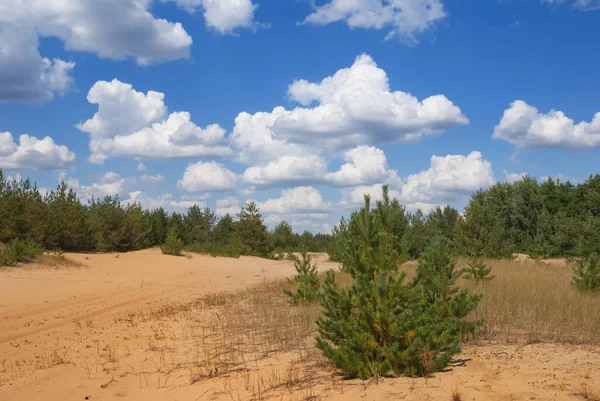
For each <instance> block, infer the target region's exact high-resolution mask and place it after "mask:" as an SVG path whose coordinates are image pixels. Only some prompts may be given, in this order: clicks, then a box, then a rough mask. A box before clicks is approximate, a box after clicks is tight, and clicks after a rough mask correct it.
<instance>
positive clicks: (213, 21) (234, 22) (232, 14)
mask: <svg viewBox="0 0 600 401" xmlns="http://www.w3.org/2000/svg"><path fill="white" fill-rule="evenodd" d="M163 1H174V2H175V3H177V5H179V6H180V7H183V8H184V9H186V10H187V11H188V12H190V13H193V12H195V11H196V10H197V9H199V8H201V9H202V10H203V12H204V19H205V20H206V25H208V26H209V27H210V28H213V29H215V30H217V31H219V32H220V33H223V34H225V33H233V31H234V30H235V29H236V28H250V27H252V26H254V25H255V24H254V22H253V19H254V11H255V10H256V9H257V8H258V5H256V4H253V3H252V1H251V0H163Z"/></svg>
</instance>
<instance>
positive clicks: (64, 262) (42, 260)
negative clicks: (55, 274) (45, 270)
mask: <svg viewBox="0 0 600 401" xmlns="http://www.w3.org/2000/svg"><path fill="white" fill-rule="evenodd" d="M35 263H36V264H37V265H41V266H44V267H83V266H85V265H84V264H83V263H80V262H78V261H76V260H73V259H70V258H68V257H66V256H64V255H60V254H55V253H48V252H47V253H44V254H43V255H40V256H38V257H37V258H36V259H35Z"/></svg>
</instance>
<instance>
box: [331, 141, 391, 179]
mask: <svg viewBox="0 0 600 401" xmlns="http://www.w3.org/2000/svg"><path fill="white" fill-rule="evenodd" d="M344 160H345V161H346V162H347V163H345V164H343V165H342V166H341V167H340V170H339V171H336V172H332V173H328V174H327V175H326V177H325V179H326V181H327V182H330V183H332V184H334V185H337V186H342V187H352V186H357V185H366V184H372V183H377V182H387V183H389V184H393V185H396V186H397V185H400V184H401V179H400V177H398V175H397V173H396V172H395V171H393V170H390V169H389V167H388V164H387V159H386V157H385V153H384V152H383V150H381V149H378V148H375V147H373V146H359V147H356V148H354V149H351V150H349V151H347V152H346V153H345V154H344Z"/></svg>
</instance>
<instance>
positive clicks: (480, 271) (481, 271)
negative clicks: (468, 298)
mask: <svg viewBox="0 0 600 401" xmlns="http://www.w3.org/2000/svg"><path fill="white" fill-rule="evenodd" d="M467 264H468V266H469V267H468V268H466V269H465V273H466V274H465V276H464V277H465V279H467V280H473V281H475V282H479V281H491V280H493V279H494V277H495V276H490V273H491V272H492V268H491V267H489V266H487V265H486V264H485V263H484V262H483V260H481V259H479V258H475V257H473V258H471V259H470V260H469V262H468V263H467Z"/></svg>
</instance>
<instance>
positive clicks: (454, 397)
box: [450, 389, 462, 401]
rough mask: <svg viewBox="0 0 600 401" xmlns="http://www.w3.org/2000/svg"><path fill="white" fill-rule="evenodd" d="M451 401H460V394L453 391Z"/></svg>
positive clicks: (455, 390)
mask: <svg viewBox="0 0 600 401" xmlns="http://www.w3.org/2000/svg"><path fill="white" fill-rule="evenodd" d="M450 400H451V401H462V396H461V395H460V393H459V392H458V390H457V389H454V390H453V391H452V396H451V397H450Z"/></svg>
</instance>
